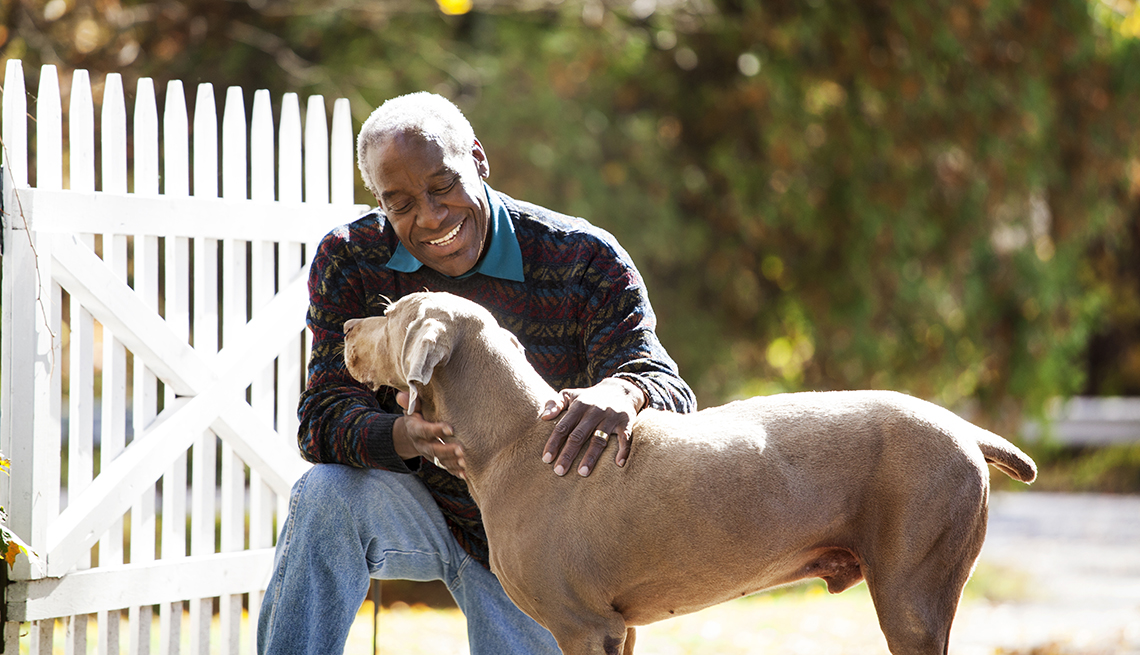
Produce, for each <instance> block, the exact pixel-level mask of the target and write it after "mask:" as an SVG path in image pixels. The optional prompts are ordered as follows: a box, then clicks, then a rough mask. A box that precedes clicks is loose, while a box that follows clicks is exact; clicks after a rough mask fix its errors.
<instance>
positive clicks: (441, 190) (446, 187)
mask: <svg viewBox="0 0 1140 655" xmlns="http://www.w3.org/2000/svg"><path fill="white" fill-rule="evenodd" d="M455 182H456V180H452V181H451V182H448V183H447V184H446V185H444V186H442V187H439V188H438V189H436V190H435V191H433V192H432V193H434V194H435V195H437V196H438V195H441V194H444V193H447V192H448V191H451V190H452V189H453V188H455Z"/></svg>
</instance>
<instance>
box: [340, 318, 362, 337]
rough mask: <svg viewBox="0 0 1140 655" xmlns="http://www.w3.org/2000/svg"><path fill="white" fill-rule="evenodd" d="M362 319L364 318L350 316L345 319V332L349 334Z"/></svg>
mask: <svg viewBox="0 0 1140 655" xmlns="http://www.w3.org/2000/svg"><path fill="white" fill-rule="evenodd" d="M361 320H362V319H359V318H350V319H348V320H347V321H345V322H344V333H345V334H346V335H347V334H348V333H349V332H352V328H354V327H356V326H357V325H358V324H359V323H360V321H361Z"/></svg>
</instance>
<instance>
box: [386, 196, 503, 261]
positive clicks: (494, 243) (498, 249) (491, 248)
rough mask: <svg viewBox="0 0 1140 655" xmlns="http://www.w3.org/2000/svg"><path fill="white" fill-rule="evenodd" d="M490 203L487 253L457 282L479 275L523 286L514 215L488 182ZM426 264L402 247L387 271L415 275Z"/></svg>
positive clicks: (400, 244) (397, 251)
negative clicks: (512, 220) (512, 218)
mask: <svg viewBox="0 0 1140 655" xmlns="http://www.w3.org/2000/svg"><path fill="white" fill-rule="evenodd" d="M483 190H484V193H486V195H487V202H488V204H489V205H490V206H491V224H490V225H489V226H488V228H487V232H488V234H487V240H488V243H487V250H486V252H484V253H483V257H481V258H480V259H479V262H478V263H476V264H475V267H474V268H472V269H471V270H470V271H467V272H466V273H464V274H463V275H460V276H459V277H458V278H456V279H459V280H462V279H464V278H467V277H470V276H472V275H474V274H476V273H482V274H483V275H488V276H490V277H497V278H501V279H504V280H511V281H514V282H523V281H524V280H525V278H524V277H523V265H522V248H520V247H519V239H518V236H516V235H515V226H514V223H512V222H511V214H510V212H508V211H507V207H506V205H504V204H503V202H502V200H500V199H499V196H498V194H496V193H493V192H492V191H491V187H490V186H488V185H487V183H486V182H484V183H483ZM422 266H423V263H422V262H421V261H420V260H418V259H416V258H415V257H413V256H412V253H410V252H408V250H407V249H406V248H404V244H403V243H399V244H397V245H396V250H395V252H393V253H392V257H391V259H389V260H388V264H387V267H388V268H390V269H392V270H393V271H399V272H401V273H414V272H415V271H418V270H420V268H421V267H422Z"/></svg>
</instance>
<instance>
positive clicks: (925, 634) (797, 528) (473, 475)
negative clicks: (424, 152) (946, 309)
mask: <svg viewBox="0 0 1140 655" xmlns="http://www.w3.org/2000/svg"><path fill="white" fill-rule="evenodd" d="M345 332H346V334H347V336H346V338H345V362H346V364H347V366H348V370H349V372H351V374H352V375H353V376H354V377H355V378H357V379H358V380H360V381H361V382H364V383H366V384H367V385H368V386H370V387H371V388H373V389H376V388H377V387H379V386H381V385H388V386H392V387H396V388H398V389H403V390H409V391H410V392H411V394H412V395H413V396H414V397H418V399H419V402H420V403H421V405H420V407H421V408H422V411H423V415H424V417H425V418H427V419H428V420H433V421H444V422H447V423H449V424H451V425H452V427H453V428H454V430H455V439H456V440H457V441H458V442H459V443H461V444H462V446H463V449H464V452H465V456H466V461H467V470H466V475H467V484H468V486H469V488H470V490H471V495H472V496H473V497H474V499H475V501H476V502H477V503H478V505H479V508H480V510H481V511H482V514H483V522H484V524H485V526H486V528H487V536H488V538H489V540H490V545H491V567H492V570H493V571H494V572H495V574H496V575H498V577H499V579H500V580H501V581H502V583H503V587H504V588H505V589H506V591H507V594H508V595H509V596H510V597H511V599H512V600H513V601H514V602H515V603H516V604H518V606H519V607H520V608H522V610H523V611H525V612H526V613H527V614H529V615H530V616H532V617H534V619H535V620H537V621H538V622H539V623H541V624H542V625H544V626H545V627H546V628H547V629H549V630H550V631H551V632H552V633H553V634H554V637H555V638H556V639H557V640H558V645H559V647H560V648H561V649H562V651H563V652H564V653H567V654H568V655H585V654H591V655H593V654H597V653H606V654H607V655H617V654H619V653H623V652H624V653H625V654H626V655H629V654H630V653H632V650H633V637H634V631H633V628H632V626H636V625H644V624H647V623H652V622H654V621H659V620H661V619H665V618H669V617H671V616H674V615H677V614H684V613H686V612H694V611H696V610H699V609H702V608H705V607H708V606H710V605H714V604H716V603H720V602H723V601H726V600H730V599H733V598H739V597H741V596H746V595H748V594H751V593H753V592H756V591H759V590H761V589H766V588H769V587H773V586H777V585H784V584H788V583H791V582H795V581H797V580H803V579H807V578H813V577H819V578H823V579H824V580H825V581H826V582H827V587H828V590H829V591H831V592H833V593H838V592H840V591H843V590H844V589H847V588H848V587H850V586H852V585H854V584H856V583H857V582H859V581H860V580H862V579H866V581H867V586H868V587H869V588H870V591H871V597H872V599H873V600H874V603H875V609H876V611H877V612H878V616H879V625H880V626H881V628H882V630H883V633H884V634H885V635H886V638H887V644H888V645H889V647H890V650H891V652H892V653H895V654H896V655H898V654H902V653H908V654H909V653H923V654H926V653H930V654H942V653H945V652H946V647H947V641H948V639H949V633H950V624H951V622H952V621H953V619H954V613H955V610H956V608H957V605H958V600H959V597H960V596H961V592H962V587H963V586H964V585H965V583H966V579H967V578H968V577H969V576H970V572H971V570H972V568H973V565H974V561H975V559H976V558H977V556H978V553H979V551H980V550H981V548H982V540H983V539H984V538H985V532H986V516H987V498H988V493H989V472H988V469H987V467H986V463H987V462H989V463H991V464H994V465H995V466H996V467H998V468H999V469H1000V470H1002V471H1003V472H1005V473H1006V474H1008V475H1010V476H1012V477H1014V478H1016V479H1018V480H1021V481H1023V482H1031V481H1032V480H1033V479H1034V478H1035V477H1036V467H1035V465H1034V463H1033V461H1032V460H1031V459H1029V457H1027V456H1026V455H1025V454H1024V453H1022V452H1021V451H1020V450H1018V449H1017V448H1016V447H1014V446H1013V445H1012V444H1010V443H1009V442H1008V441H1006V440H1005V439H1002V438H1001V437H999V436H997V435H995V434H993V433H991V432H987V431H986V430H983V429H981V428H979V427H977V426H974V425H972V424H971V423H969V422H967V421H965V420H963V419H961V418H959V417H958V416H956V415H955V414H953V413H951V412H949V411H947V410H945V409H942V408H940V407H938V406H936V405H932V404H930V403H927V402H925V401H921V400H918V399H915V398H912V397H910V396H905V395H902V394H898V393H892V392H879V391H852V392H828V393H798V394H785V395H777V396H769V397H758V398H753V399H751V400H743V401H739V402H734V403H730V404H728V405H724V406H722V407H716V408H712V409H706V410H703V411H701V412H697V413H695V414H674V413H670V412H661V411H656V410H652V409H646V410H643V411H642V412H641V413H640V414H639V415H638V416H637V420H636V421H635V423H634V425H633V428H632V433H633V450H632V452H631V454H630V457H629V461H628V463H627V464H626V466H625V467H624V468H618V467H617V466H615V465H612V463H609V464H605V465H599V466H598V467H597V468H596V469H595V470H594V472H593V474H592V475H590V476H589V477H587V478H582V477H579V476H576V475H567V476H565V477H558V476H555V475H554V474H553V473H551V471H550V467H549V465H546V464H544V463H543V462H542V460H541V454H542V449H543V446H544V444H545V443H546V440H547V438H548V437H549V436H550V432H551V430H552V429H553V425H554V422H551V421H541V420H539V413H540V411H541V410H542V408H543V404H544V403H545V401H546V400H547V399H548V398H552V397H554V396H555V395H556V392H555V391H554V390H553V389H551V388H550V386H549V385H547V384H546V383H545V382H544V381H543V380H542V378H540V377H539V375H538V374H537V373H536V372H535V370H534V369H533V368H532V367H531V365H530V364H529V363H528V362H527V360H526V358H525V356H524V354H523V351H522V348H521V347H520V346H519V342H518V341H517V340H516V339H515V337H514V336H513V335H511V334H510V333H509V332H507V331H506V330H504V329H502V328H501V327H499V326H498V324H497V323H496V322H495V320H494V318H493V317H492V316H491V314H490V313H488V312H487V311H486V310H485V309H483V308H481V307H479V306H478V305H476V304H474V303H472V302H470V301H467V300H463V299H461V298H459V297H457V296H453V295H450V294H442V293H419V294H413V295H410V296H407V297H405V298H403V299H401V300H399V301H398V302H396V303H393V304H392V305H391V307H389V308H388V312H387V316H386V317H377V318H369V319H364V320H360V319H354V320H351V321H348V322H347V323H346V324H345Z"/></svg>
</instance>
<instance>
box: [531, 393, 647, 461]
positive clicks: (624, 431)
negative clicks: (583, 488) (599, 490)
mask: <svg viewBox="0 0 1140 655" xmlns="http://www.w3.org/2000/svg"><path fill="white" fill-rule="evenodd" d="M644 405H645V394H644V392H642V391H641V389H640V388H638V387H637V385H635V384H633V383H632V382H629V381H628V380H622V379H621V378H606V379H605V380H602V381H601V382H599V383H598V384H596V385H594V386H592V387H590V388H588V389H565V390H563V391H562V393H561V394H560V395H559V396H558V397H557V398H554V399H552V400H549V401H547V403H546V407H545V408H544V409H543V412H542V418H543V420H547V421H550V420H554V419H555V418H558V416H559V414H562V418H561V420H559V421H558V425H556V426H554V432H552V433H551V434H550V440H549V441H547V442H546V448H545V449H544V450H543V453H542V461H544V462H546V463H547V464H549V463H551V462H554V473H555V474H556V475H566V472H567V471H569V470H570V467H571V466H572V465H573V464H574V460H575V459H576V458H577V457H578V454H579V453H580V452H581V451H582V447H583V446H586V452H585V454H583V455H582V461H581V463H580V464H579V465H578V474H579V475H581V476H583V477H585V476H587V475H589V474H590V471H592V470H594V465H595V464H597V463H598V459H599V458H600V457H601V456H602V451H603V450H605V448H606V444H607V443H608V442H609V440H610V439H611V438H616V439H617V442H618V446H617V456H616V457H615V461H616V462H617V465H618V466H625V462H626V460H627V459H628V458H629V449H630V440H631V437H630V432H629V426H630V425H631V424H632V423H633V418H634V417H635V416H637V412H638V411H640V409H641V408H642V406H644ZM563 409H565V410H566V411H565V413H564V414H563V413H562V410H563Z"/></svg>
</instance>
